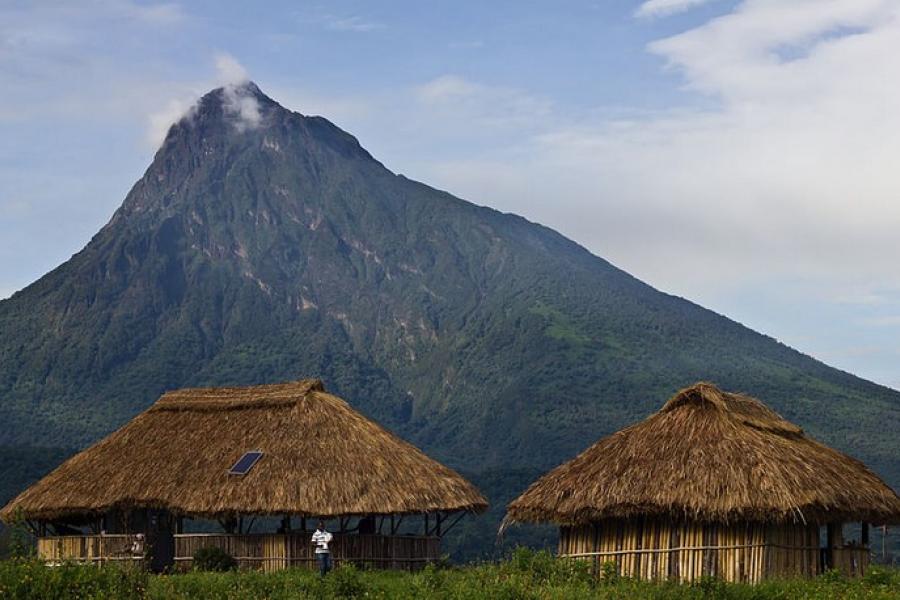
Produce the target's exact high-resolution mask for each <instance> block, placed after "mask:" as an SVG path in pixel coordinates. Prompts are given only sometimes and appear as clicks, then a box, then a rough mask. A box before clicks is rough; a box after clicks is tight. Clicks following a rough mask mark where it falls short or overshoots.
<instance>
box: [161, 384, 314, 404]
mask: <svg viewBox="0 0 900 600" xmlns="http://www.w3.org/2000/svg"><path fill="white" fill-rule="evenodd" d="M324 391H325V385H324V384H323V383H322V380H321V379H317V378H310V379H299V380H297V381H287V382H283V383H269V384H263V385H255V386H247V387H206V388H182V389H177V390H171V391H168V392H166V393H165V394H163V395H162V397H160V399H159V400H157V401H156V402H155V403H154V404H153V406H151V407H150V409H149V410H148V412H156V411H168V410H174V411H184V410H197V411H218V410H234V409H241V408H275V407H290V406H294V405H296V404H297V402H298V401H299V400H302V399H303V398H306V397H307V396H309V395H310V394H311V393H314V392H324Z"/></svg>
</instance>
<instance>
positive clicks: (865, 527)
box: [859, 522, 869, 548]
mask: <svg viewBox="0 0 900 600" xmlns="http://www.w3.org/2000/svg"><path fill="white" fill-rule="evenodd" d="M859 541H860V542H861V543H862V545H863V546H865V547H866V548H868V547H869V524H868V523H866V522H863V524H862V534H861V537H860V540H859Z"/></svg>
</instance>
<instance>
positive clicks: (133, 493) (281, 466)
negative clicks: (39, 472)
mask: <svg viewBox="0 0 900 600" xmlns="http://www.w3.org/2000/svg"><path fill="white" fill-rule="evenodd" d="M250 450H261V451H263V452H264V453H265V454H264V456H263V457H262V459H261V460H260V461H259V462H258V463H257V464H256V465H255V466H254V467H253V468H252V469H251V470H250V472H249V473H248V474H247V475H243V476H237V475H229V474H228V469H229V468H230V467H231V466H232V465H233V464H234V463H235V462H236V461H237V460H238V459H239V458H240V457H241V456H242V455H243V454H244V452H246V451H250ZM127 507H154V508H165V509H168V510H171V511H172V512H174V513H175V514H181V515H196V516H205V517H216V516H223V515H231V514H294V515H308V516H313V515H316V516H338V515H363V514H409V513H422V512H434V511H463V510H466V511H482V510H484V509H485V508H486V507H487V501H486V500H485V499H484V497H483V496H482V495H481V494H480V493H479V492H478V490H477V489H476V488H475V487H474V486H473V485H472V484H470V483H469V482H468V481H466V480H465V479H463V478H462V477H461V476H460V475H459V474H457V473H456V472H454V471H453V470H451V469H449V468H447V467H445V466H444V465H441V464H440V463H438V462H436V461H434V460H432V459H431V458H429V457H427V456H426V455H425V454H424V453H422V452H421V451H420V450H419V449H417V448H416V447H414V446H412V445H411V444H409V443H407V442H405V441H403V440H401V439H400V438H398V437H397V436H395V435H394V434H392V433H390V432H389V431H387V430H386V429H384V428H383V427H381V426H379V425H378V424H376V423H374V422H372V421H370V420H368V419H366V418H365V417H363V416H362V415H360V414H359V413H357V412H356V411H354V410H353V409H352V408H350V406H349V405H348V404H347V403H346V402H344V401H343V400H341V399H340V398H338V397H336V396H333V395H331V394H328V393H326V392H325V391H324V388H323V386H322V383H321V382H320V381H318V380H304V381H298V382H293V383H284V384H277V385H261V386H254V387H242V388H208V389H184V390H178V391H174V392H168V393H166V394H165V395H163V396H162V398H160V399H159V400H158V401H157V402H156V403H155V404H154V405H153V406H152V407H150V408H149V409H148V410H147V411H145V412H143V413H141V414H140V415H138V416H137V417H135V418H134V419H133V420H132V421H131V422H129V423H128V424H126V425H125V426H124V427H122V428H121V429H119V430H118V431H116V432H115V433H113V434H111V435H110V436H109V437H107V438H105V439H104V440H102V441H100V442H99V443H97V444H96V445H94V446H92V447H90V448H88V449H87V450H85V451H83V452H81V453H79V454H77V455H75V456H74V457H72V458H71V459H69V460H68V461H66V462H65V463H63V464H62V465H61V466H60V467H59V468H57V469H56V470H55V471H53V472H52V473H50V474H49V475H47V476H46V477H45V478H43V479H42V480H41V481H39V482H38V483H37V484H35V485H34V486H32V487H31V488H29V489H27V490H26V491H25V492H23V493H22V494H21V495H20V496H18V497H17V498H15V499H14V500H13V501H12V502H10V503H9V504H8V505H7V506H6V507H4V508H3V510H2V511H0V518H4V519H9V518H11V517H12V516H13V515H15V514H19V513H20V512H21V514H22V515H23V516H24V517H25V518H29V519H53V518H61V517H64V516H70V515H87V514H99V513H103V512H106V511H108V510H109V509H111V508H127Z"/></svg>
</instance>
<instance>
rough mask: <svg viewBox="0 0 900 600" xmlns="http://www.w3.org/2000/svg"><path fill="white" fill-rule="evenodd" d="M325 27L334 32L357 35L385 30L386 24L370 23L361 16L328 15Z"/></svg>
mask: <svg viewBox="0 0 900 600" xmlns="http://www.w3.org/2000/svg"><path fill="white" fill-rule="evenodd" d="M324 20H325V25H326V26H327V27H328V29H332V30H334V31H352V32H357V33H365V32H368V31H375V30H376V29H384V24H383V23H379V22H377V21H370V20H368V19H365V18H363V17H360V16H352V17H335V16H331V15H328V16H326V17H325V19H324Z"/></svg>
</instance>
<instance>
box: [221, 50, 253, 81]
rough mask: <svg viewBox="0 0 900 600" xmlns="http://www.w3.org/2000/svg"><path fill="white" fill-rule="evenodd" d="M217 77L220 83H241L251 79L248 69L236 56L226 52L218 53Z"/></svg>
mask: <svg viewBox="0 0 900 600" xmlns="http://www.w3.org/2000/svg"><path fill="white" fill-rule="evenodd" d="M215 59H216V76H217V77H216V79H217V81H218V83H219V85H239V84H241V83H246V82H247V81H249V79H250V77H249V75H248V74H247V69H245V68H244V66H243V65H242V64H241V63H239V62H238V61H237V59H236V58H235V57H233V56H232V55H230V54H227V53H225V52H220V53H219V54H216V57H215Z"/></svg>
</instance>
